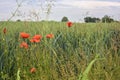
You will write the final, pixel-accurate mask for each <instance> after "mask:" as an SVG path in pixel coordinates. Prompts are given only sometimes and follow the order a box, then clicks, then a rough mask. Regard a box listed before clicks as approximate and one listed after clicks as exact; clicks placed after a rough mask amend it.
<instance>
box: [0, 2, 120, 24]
mask: <svg viewBox="0 0 120 80" xmlns="http://www.w3.org/2000/svg"><path fill="white" fill-rule="evenodd" d="M18 1H19V2H20V1H21V0H18ZM39 1H41V2H42V5H45V2H44V1H45V0H26V1H25V2H24V3H23V4H22V6H21V7H20V9H19V10H20V12H18V15H20V14H22V17H21V16H20V17H19V16H18V17H14V18H13V20H16V19H19V18H20V19H23V20H27V19H33V20H34V18H33V16H31V17H30V14H31V13H33V12H36V13H38V14H39V16H40V20H42V19H45V11H43V10H42V9H41V7H40V6H39V5H40V2H39ZM54 4H55V5H54V7H52V9H51V14H50V15H49V20H57V21H61V19H62V17H63V16H66V17H68V19H69V20H71V21H77V22H78V21H83V18H84V17H85V16H91V17H99V18H102V17H103V16H104V15H109V16H111V17H112V18H114V19H115V20H120V0H56V1H55V2H54ZM0 6H1V7H0V20H7V19H8V18H9V17H10V16H11V13H13V12H14V10H15V9H16V0H0ZM44 9H45V7H44Z"/></svg>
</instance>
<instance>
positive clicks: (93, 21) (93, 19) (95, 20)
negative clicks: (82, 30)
mask: <svg viewBox="0 0 120 80" xmlns="http://www.w3.org/2000/svg"><path fill="white" fill-rule="evenodd" d="M84 21H85V22H86V23H89V22H92V23H96V22H100V19H99V18H96V17H93V18H92V17H85V18H84Z"/></svg>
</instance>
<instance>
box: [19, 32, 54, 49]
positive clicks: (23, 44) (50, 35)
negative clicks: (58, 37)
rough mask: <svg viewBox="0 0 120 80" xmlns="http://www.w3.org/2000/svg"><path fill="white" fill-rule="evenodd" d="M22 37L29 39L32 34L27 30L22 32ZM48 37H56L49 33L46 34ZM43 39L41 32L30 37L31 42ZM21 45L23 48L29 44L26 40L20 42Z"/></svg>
mask: <svg viewBox="0 0 120 80" xmlns="http://www.w3.org/2000/svg"><path fill="white" fill-rule="evenodd" d="M20 37H21V38H23V39H27V38H29V37H30V34H28V33H26V32H21V33H20ZM46 38H49V39H50V38H54V35H53V34H47V35H46ZM41 39H42V36H41V35H39V34H37V35H34V36H33V37H32V38H31V39H30V42H31V43H39V42H40V41H41ZM20 47H21V48H26V49H27V48H28V44H27V43H26V42H25V41H23V42H22V43H21V44H20Z"/></svg>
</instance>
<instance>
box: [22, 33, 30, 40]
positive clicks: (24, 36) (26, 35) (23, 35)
mask: <svg viewBox="0 0 120 80" xmlns="http://www.w3.org/2000/svg"><path fill="white" fill-rule="evenodd" d="M20 36H21V37H22V38H24V39H25V38H29V37H30V35H29V34H28V33H25V32H21V33H20Z"/></svg>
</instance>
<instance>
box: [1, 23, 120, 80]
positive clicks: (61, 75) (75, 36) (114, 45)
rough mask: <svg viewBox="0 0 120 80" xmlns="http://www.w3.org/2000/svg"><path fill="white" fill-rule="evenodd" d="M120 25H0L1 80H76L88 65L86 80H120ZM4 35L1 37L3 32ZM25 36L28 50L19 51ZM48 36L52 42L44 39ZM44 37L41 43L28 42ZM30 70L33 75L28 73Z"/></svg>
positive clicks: (21, 49)
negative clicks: (25, 34)
mask: <svg viewBox="0 0 120 80" xmlns="http://www.w3.org/2000/svg"><path fill="white" fill-rule="evenodd" d="M119 25H120V23H109V24H108V23H95V24H93V23H74V24H73V26H72V27H71V28H68V27H67V26H66V23H60V22H0V80H16V79H17V80H19V79H21V80H78V79H79V76H80V74H84V72H85V70H86V69H87V67H88V65H89V64H90V63H91V62H92V61H93V60H94V58H95V56H96V55H99V57H100V58H104V59H103V60H97V61H95V62H94V63H93V64H92V65H91V68H90V69H89V70H87V71H88V72H87V77H88V80H118V79H120V26H119ZM4 27H6V28H7V33H6V34H4V33H3V28H4ZM20 32H27V33H29V34H30V38H29V39H26V42H27V43H28V44H29V48H28V49H24V48H20V43H21V42H22V41H23V39H21V37H20V36H19V35H20ZM49 33H53V34H54V38H53V39H46V35H47V34H49ZM35 34H40V35H42V36H43V38H42V40H41V42H40V43H31V42H30V41H29V40H30V39H31V38H32V36H34V35H35ZM32 67H35V68H36V72H35V73H30V69H31V68H32ZM86 80H87V79H86Z"/></svg>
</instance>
